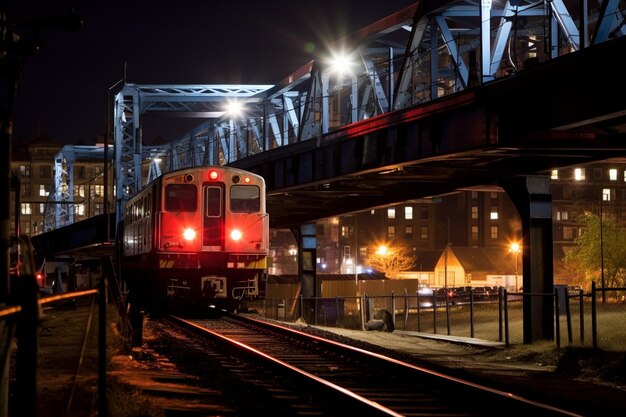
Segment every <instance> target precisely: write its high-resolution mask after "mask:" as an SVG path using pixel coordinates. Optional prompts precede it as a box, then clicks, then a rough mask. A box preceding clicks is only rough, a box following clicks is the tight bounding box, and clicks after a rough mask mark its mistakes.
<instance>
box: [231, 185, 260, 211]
mask: <svg viewBox="0 0 626 417" xmlns="http://www.w3.org/2000/svg"><path fill="white" fill-rule="evenodd" d="M259 210H261V192H260V190H259V187H257V186H255V185H233V186H232V187H231V188H230V211H232V212H234V213H255V212H258V211H259Z"/></svg>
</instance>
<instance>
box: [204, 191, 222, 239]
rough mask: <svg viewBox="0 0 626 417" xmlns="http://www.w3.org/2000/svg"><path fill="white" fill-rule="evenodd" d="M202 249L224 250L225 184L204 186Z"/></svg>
mask: <svg viewBox="0 0 626 417" xmlns="http://www.w3.org/2000/svg"><path fill="white" fill-rule="evenodd" d="M202 194H203V205H202V206H203V208H204V215H203V216H202V249H203V250H209V251H211V250H214V251H222V250H224V185H223V184H208V185H205V186H204V188H203V192H202Z"/></svg>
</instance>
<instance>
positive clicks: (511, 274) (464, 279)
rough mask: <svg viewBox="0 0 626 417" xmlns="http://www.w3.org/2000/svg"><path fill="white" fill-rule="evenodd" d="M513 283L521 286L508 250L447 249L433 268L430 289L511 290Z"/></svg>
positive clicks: (451, 247)
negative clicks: (480, 288)
mask: <svg viewBox="0 0 626 417" xmlns="http://www.w3.org/2000/svg"><path fill="white" fill-rule="evenodd" d="M516 272H517V274H516ZM516 275H517V276H516ZM516 278H517V280H516ZM516 282H517V283H521V271H516V266H515V256H514V255H513V254H511V253H510V252H509V251H508V250H506V249H500V248H474V247H460V246H447V247H446V248H445V249H444V250H443V252H442V253H441V256H440V257H439V260H438V261H437V264H436V265H435V274H434V283H433V285H432V286H433V287H462V286H472V287H493V286H502V287H505V288H507V289H514V288H515V287H516V286H517V284H516Z"/></svg>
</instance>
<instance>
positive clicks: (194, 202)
mask: <svg viewBox="0 0 626 417" xmlns="http://www.w3.org/2000/svg"><path fill="white" fill-rule="evenodd" d="M197 207H198V195H197V192H196V186H195V185H194V184H169V185H167V187H165V210H167V211H196V209H197Z"/></svg>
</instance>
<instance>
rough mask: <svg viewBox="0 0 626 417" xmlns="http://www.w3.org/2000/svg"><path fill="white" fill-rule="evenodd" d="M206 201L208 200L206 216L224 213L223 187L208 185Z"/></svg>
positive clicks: (205, 193) (218, 215) (216, 215)
mask: <svg viewBox="0 0 626 417" xmlns="http://www.w3.org/2000/svg"><path fill="white" fill-rule="evenodd" d="M204 201H205V202H206V203H205V204H206V207H205V210H204V215H205V216H207V217H220V216H221V215H222V189H221V188H220V187H206V188H205V189H204Z"/></svg>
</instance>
